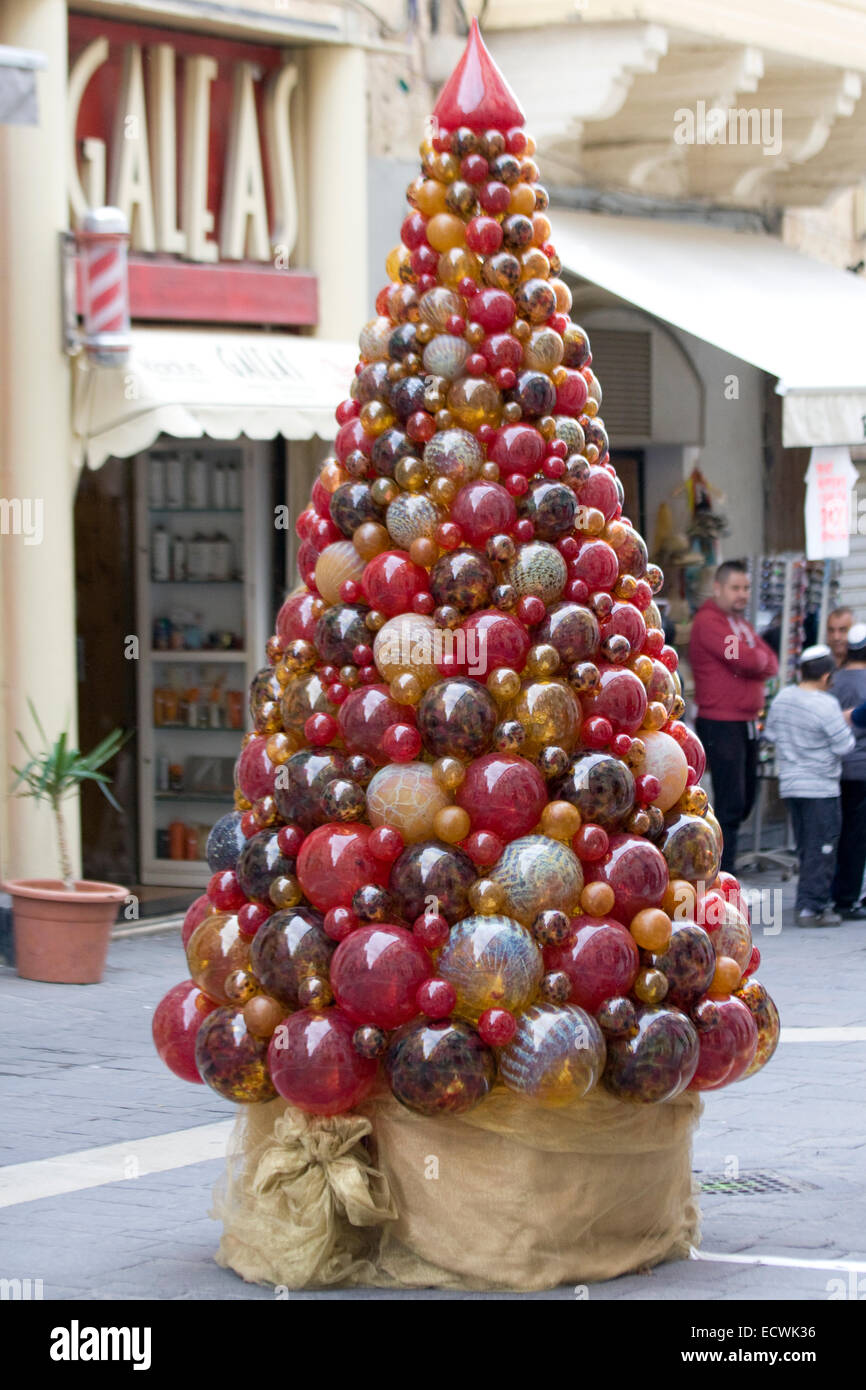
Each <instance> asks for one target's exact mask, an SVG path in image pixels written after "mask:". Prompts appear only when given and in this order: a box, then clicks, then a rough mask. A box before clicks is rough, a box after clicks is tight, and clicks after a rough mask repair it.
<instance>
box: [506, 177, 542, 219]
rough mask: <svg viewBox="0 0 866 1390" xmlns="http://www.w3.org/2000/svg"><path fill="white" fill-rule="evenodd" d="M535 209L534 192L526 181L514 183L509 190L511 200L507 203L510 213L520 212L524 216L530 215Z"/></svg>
mask: <svg viewBox="0 0 866 1390" xmlns="http://www.w3.org/2000/svg"><path fill="white" fill-rule="evenodd" d="M534 211H535V192H534V190H533V189H532V187H531V186H530V185H529V184H528V183H516V184H515V185H514V187H513V188H512V190H511V201H510V202H509V204H508V212H509V214H510V215H513V214H514V213H518V212H519V213H522V214H523V216H524V217H530V216H531V215H532V213H533V212H534Z"/></svg>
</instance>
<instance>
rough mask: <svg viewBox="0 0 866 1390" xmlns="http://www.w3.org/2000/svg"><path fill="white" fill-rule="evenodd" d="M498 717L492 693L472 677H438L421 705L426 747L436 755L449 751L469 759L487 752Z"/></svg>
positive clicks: (456, 755)
mask: <svg viewBox="0 0 866 1390" xmlns="http://www.w3.org/2000/svg"><path fill="white" fill-rule="evenodd" d="M498 718H499V716H498V712H497V708H496V701H495V700H494V699H493V696H492V695H490V694H489V693H488V692H487V690H486V689H485V688H484V686H483V685H479V683H478V682H477V681H473V680H444V681H439V682H438V684H436V685H431V687H430V689H429V690H427V691H425V693H424V695H423V696H422V698H421V702H420V704H419V705H418V728H419V730H420V732H421V737H422V738H423V740H424V747H425V748H426V749H427V751H428V752H429V753H432V754H433V756H434V757H435V758H441V757H444V756H445V755H446V754H447V755H449V756H450V757H453V758H461V759H462V760H463V761H464V762H466V761H468V760H469V759H470V758H477V757H478V756H479V755H480V754H481V753H486V751H487V749H488V748H489V747H490V744H491V740H492V738H493V730H494V728H495V727H496V723H497V720H498Z"/></svg>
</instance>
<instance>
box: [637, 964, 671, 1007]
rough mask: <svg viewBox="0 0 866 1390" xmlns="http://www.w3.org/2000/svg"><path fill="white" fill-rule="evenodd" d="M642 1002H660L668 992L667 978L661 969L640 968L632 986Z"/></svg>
mask: <svg viewBox="0 0 866 1390" xmlns="http://www.w3.org/2000/svg"><path fill="white" fill-rule="evenodd" d="M632 988H633V990H634V992H635V994H636V995H637V997H638V999H640V1000H641V1002H642V1003H644V1004H660V1003H661V1001H662V1000H663V999H664V997H665V995H666V994H667V992H668V978H667V975H665V974H663V973H662V971H661V970H640V971H638V976H637V979H636V980H635V982H634V985H633V986H632Z"/></svg>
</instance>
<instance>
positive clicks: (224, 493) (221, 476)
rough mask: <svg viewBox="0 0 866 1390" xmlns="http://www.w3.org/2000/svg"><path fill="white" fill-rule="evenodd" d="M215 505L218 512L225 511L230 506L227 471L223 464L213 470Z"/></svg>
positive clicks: (218, 464)
mask: <svg viewBox="0 0 866 1390" xmlns="http://www.w3.org/2000/svg"><path fill="white" fill-rule="evenodd" d="M213 504H214V508H215V509H216V510H217V511H225V509H226V507H227V506H228V487H227V480H226V469H225V467H224V465H223V464H222V463H217V465H216V467H215V468H214V470H213Z"/></svg>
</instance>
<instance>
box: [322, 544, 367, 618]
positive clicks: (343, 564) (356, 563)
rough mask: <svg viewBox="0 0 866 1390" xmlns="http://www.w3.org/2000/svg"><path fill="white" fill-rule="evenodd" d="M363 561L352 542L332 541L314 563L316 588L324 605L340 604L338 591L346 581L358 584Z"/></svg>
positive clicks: (362, 570)
mask: <svg viewBox="0 0 866 1390" xmlns="http://www.w3.org/2000/svg"><path fill="white" fill-rule="evenodd" d="M364 563H365V562H364V561H363V560H362V559H361V556H360V555H359V554H358V551H357V550H356V549H355V545H354V543H353V542H352V541H333V542H332V543H331V545H326V546H325V549H324V550H323V551H322V553H321V555H320V556H319V558H318V560H317V561H316V588H317V589H318V591H319V593H320V594H321V596H322V598H323V599H324V600H325V602H326V603H339V602H340V589H341V587H342V585H343V584H345V582H346V580H347V579H352V580H354V581H355V583H356V584H360V582H361V575H362V574H363V573H364Z"/></svg>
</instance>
